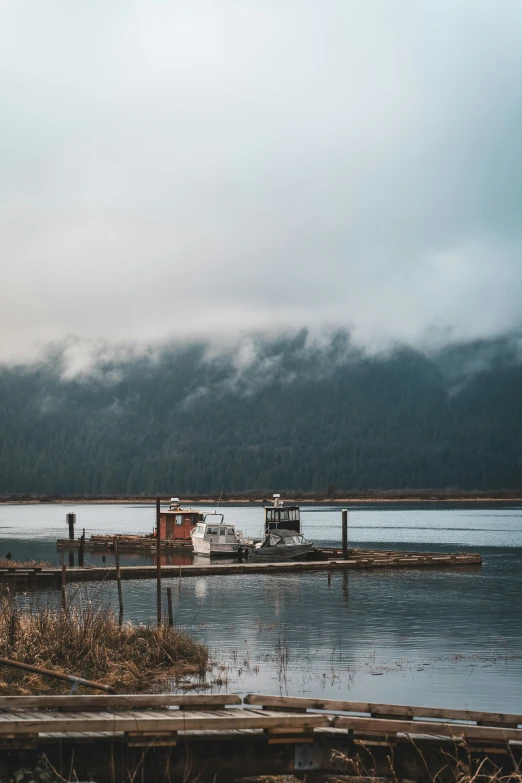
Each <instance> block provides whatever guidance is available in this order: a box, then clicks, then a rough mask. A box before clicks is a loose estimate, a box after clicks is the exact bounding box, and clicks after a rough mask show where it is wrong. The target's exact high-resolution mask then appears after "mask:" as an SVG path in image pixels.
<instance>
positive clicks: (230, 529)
mask: <svg viewBox="0 0 522 783" xmlns="http://www.w3.org/2000/svg"><path fill="white" fill-rule="evenodd" d="M227 532H228V535H229V536H234V535H235V534H236V531H235V530H234V528H233V527H229V528H228V531H227Z"/></svg>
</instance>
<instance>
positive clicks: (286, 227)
mask: <svg viewBox="0 0 522 783" xmlns="http://www.w3.org/2000/svg"><path fill="white" fill-rule="evenodd" d="M521 23H522V6H520V4H519V3H518V2H517V1H516V0H496V2H494V3H493V2H485V3H481V4H478V5H477V4H476V3H475V2H471V0H461V1H460V2H459V3H454V2H449V0H427V2H425V3H422V4H419V3H417V2H415V0H397V2H394V3H393V4H390V3H388V2H387V0H368V2H365V3H361V2H358V0H326V2H324V3H322V4H321V6H320V7H318V6H317V4H316V3H312V2H311V0H284V2H281V0H278V2H275V0H263V1H261V0H252V2H249V3H240V2H238V0H222V2H220V3H215V2H210V0H190V1H189V0H171V1H167V0H148V1H147V2H144V1H143V0H127V1H126V2H123V0H104V2H101V0H92V2H90V3H88V4H84V5H80V4H71V3H68V2H66V1H65V0H49V2H48V3H46V4H45V7H44V6H43V5H42V4H40V3H38V2H36V0H24V1H23V2H19V0H17V1H16V2H15V0H4V2H3V3H2V4H1V5H0V102H1V105H2V107H3V108H2V115H3V116H2V144H1V145H0V169H1V172H2V176H1V177H0V215H1V217H0V254H1V258H2V285H1V287H0V334H1V335H2V338H1V340H0V358H2V359H7V360H12V359H15V358H19V357H21V356H22V357H29V358H30V357H34V356H37V355H38V354H39V352H40V351H41V350H42V347H43V346H44V345H46V344H47V343H48V342H49V341H60V340H63V339H64V338H67V337H68V338H69V339H70V340H71V341H72V342H73V343H74V342H75V341H80V342H81V341H85V342H86V344H87V345H89V346H92V345H93V344H98V343H100V342H103V343H104V344H105V343H113V344H126V345H131V344H135V343H136V344H138V346H141V348H136V349H135V350H141V349H143V346H147V345H150V344H153V343H156V342H164V341H169V340H172V339H174V340H183V339H187V338H190V339H199V338H209V337H211V338H212V339H213V340H218V341H219V340H221V341H226V340H236V339H238V335H242V334H243V335H244V334H246V333H255V332H259V331H260V330H261V331H263V332H264V333H272V334H275V333H277V332H278V331H280V330H289V329H294V330H295V329H298V328H299V327H300V326H306V327H308V328H310V329H311V330H312V331H314V330H315V331H316V332H317V333H318V334H319V333H320V331H321V330H322V329H324V327H325V326H326V327H330V328H331V329H335V328H336V327H337V326H344V327H347V328H349V329H350V330H351V333H352V336H353V339H354V340H355V341H356V342H357V343H358V344H360V345H363V346H365V347H366V348H369V349H372V350H377V349H379V347H380V346H382V345H385V344H387V343H393V342H394V341H404V342H409V343H413V344H423V345H426V344H429V345H432V346H436V345H438V344H442V343H444V342H445V341H458V340H467V339H474V338H479V337H492V336H493V337H494V336H495V335H499V334H502V333H504V332H508V331H510V330H513V329H516V328H518V327H519V326H520V324H521V320H522V318H521V310H520V305H519V301H518V296H517V292H518V291H520V290H521V284H522V264H521V263H520V258H521V250H522V234H521V232H522V228H521V224H520V220H519V212H520V203H521V196H522V160H521V159H520V155H519V154H518V147H519V137H520V127H521V120H522V97H521V94H520V89H519V73H520V68H521V65H522V47H521V46H520V29H521ZM71 335H72V337H71ZM75 350H79V349H78V347H77V345H76V349H75ZM89 350H90V348H89ZM143 350H144V349H143ZM244 350H246V349H244ZM241 356H243V358H241ZM240 360H241V361H247V362H248V356H247V355H246V354H240ZM82 361H83V362H85V358H84V359H83V360H82Z"/></svg>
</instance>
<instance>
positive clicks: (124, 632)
mask: <svg viewBox="0 0 522 783" xmlns="http://www.w3.org/2000/svg"><path fill="white" fill-rule="evenodd" d="M0 656H2V657H6V658H13V659H15V660H18V661H21V662H23V663H29V664H32V665H34V666H40V667H44V668H46V669H52V670H55V671H59V672H62V673H65V674H73V675H76V676H78V677H82V678H85V679H88V680H94V681H97V682H102V683H104V684H105V685H111V686H112V687H113V688H115V689H116V690H117V691H118V692H121V693H133V692H134V693H136V692H140V691H149V690H152V689H154V687H155V686H156V687H157V686H159V685H160V684H161V683H163V684H165V681H166V680H167V679H175V680H177V681H179V679H180V678H182V677H183V678H186V677H189V676H196V677H198V678H200V679H203V678H204V677H205V674H206V671H207V668H208V662H209V661H208V650H207V648H206V646H205V645H203V644H200V643H198V642H196V641H194V640H193V639H192V638H191V637H190V636H189V635H188V634H187V633H185V632H184V631H180V630H177V629H176V628H167V627H159V628H158V627H157V626H155V625H149V624H147V625H132V624H131V623H125V624H124V625H123V626H122V627H120V626H119V624H118V621H117V619H116V618H115V616H114V614H113V613H112V611H111V610H110V609H109V608H108V607H106V606H103V605H102V604H101V602H99V601H93V600H86V599H85V598H84V599H83V600H80V599H79V595H76V596H75V598H74V600H73V599H71V598H68V600H67V605H66V609H65V611H64V610H63V608H61V607H57V606H53V605H52V604H50V603H49V601H47V602H45V603H43V604H42V605H36V606H33V607H31V609H30V610H21V609H20V608H19V606H18V605H17V602H16V600H15V599H14V598H13V597H11V596H9V595H7V596H2V597H0ZM69 690H70V685H69V684H68V683H64V682H60V681H59V680H54V679H51V678H50V677H42V676H40V675H37V674H31V673H28V672H23V671H21V670H19V669H14V668H12V667H7V666H2V667H1V668H0V693H1V694H3V695H16V694H30V693H50V692H52V693H68V692H69ZM82 692H85V693H87V692H88V691H87V690H86V689H83V688H82Z"/></svg>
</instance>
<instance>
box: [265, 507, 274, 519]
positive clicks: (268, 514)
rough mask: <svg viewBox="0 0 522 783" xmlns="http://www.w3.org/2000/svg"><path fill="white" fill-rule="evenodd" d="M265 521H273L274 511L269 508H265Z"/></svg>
mask: <svg viewBox="0 0 522 783" xmlns="http://www.w3.org/2000/svg"><path fill="white" fill-rule="evenodd" d="M266 521H267V522H273V521H274V511H273V509H271V508H267V510H266Z"/></svg>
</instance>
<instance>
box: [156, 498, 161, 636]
mask: <svg viewBox="0 0 522 783" xmlns="http://www.w3.org/2000/svg"><path fill="white" fill-rule="evenodd" d="M160 517H161V501H160V498H156V599H157V612H158V625H161V527H160V522H161V519H160Z"/></svg>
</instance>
